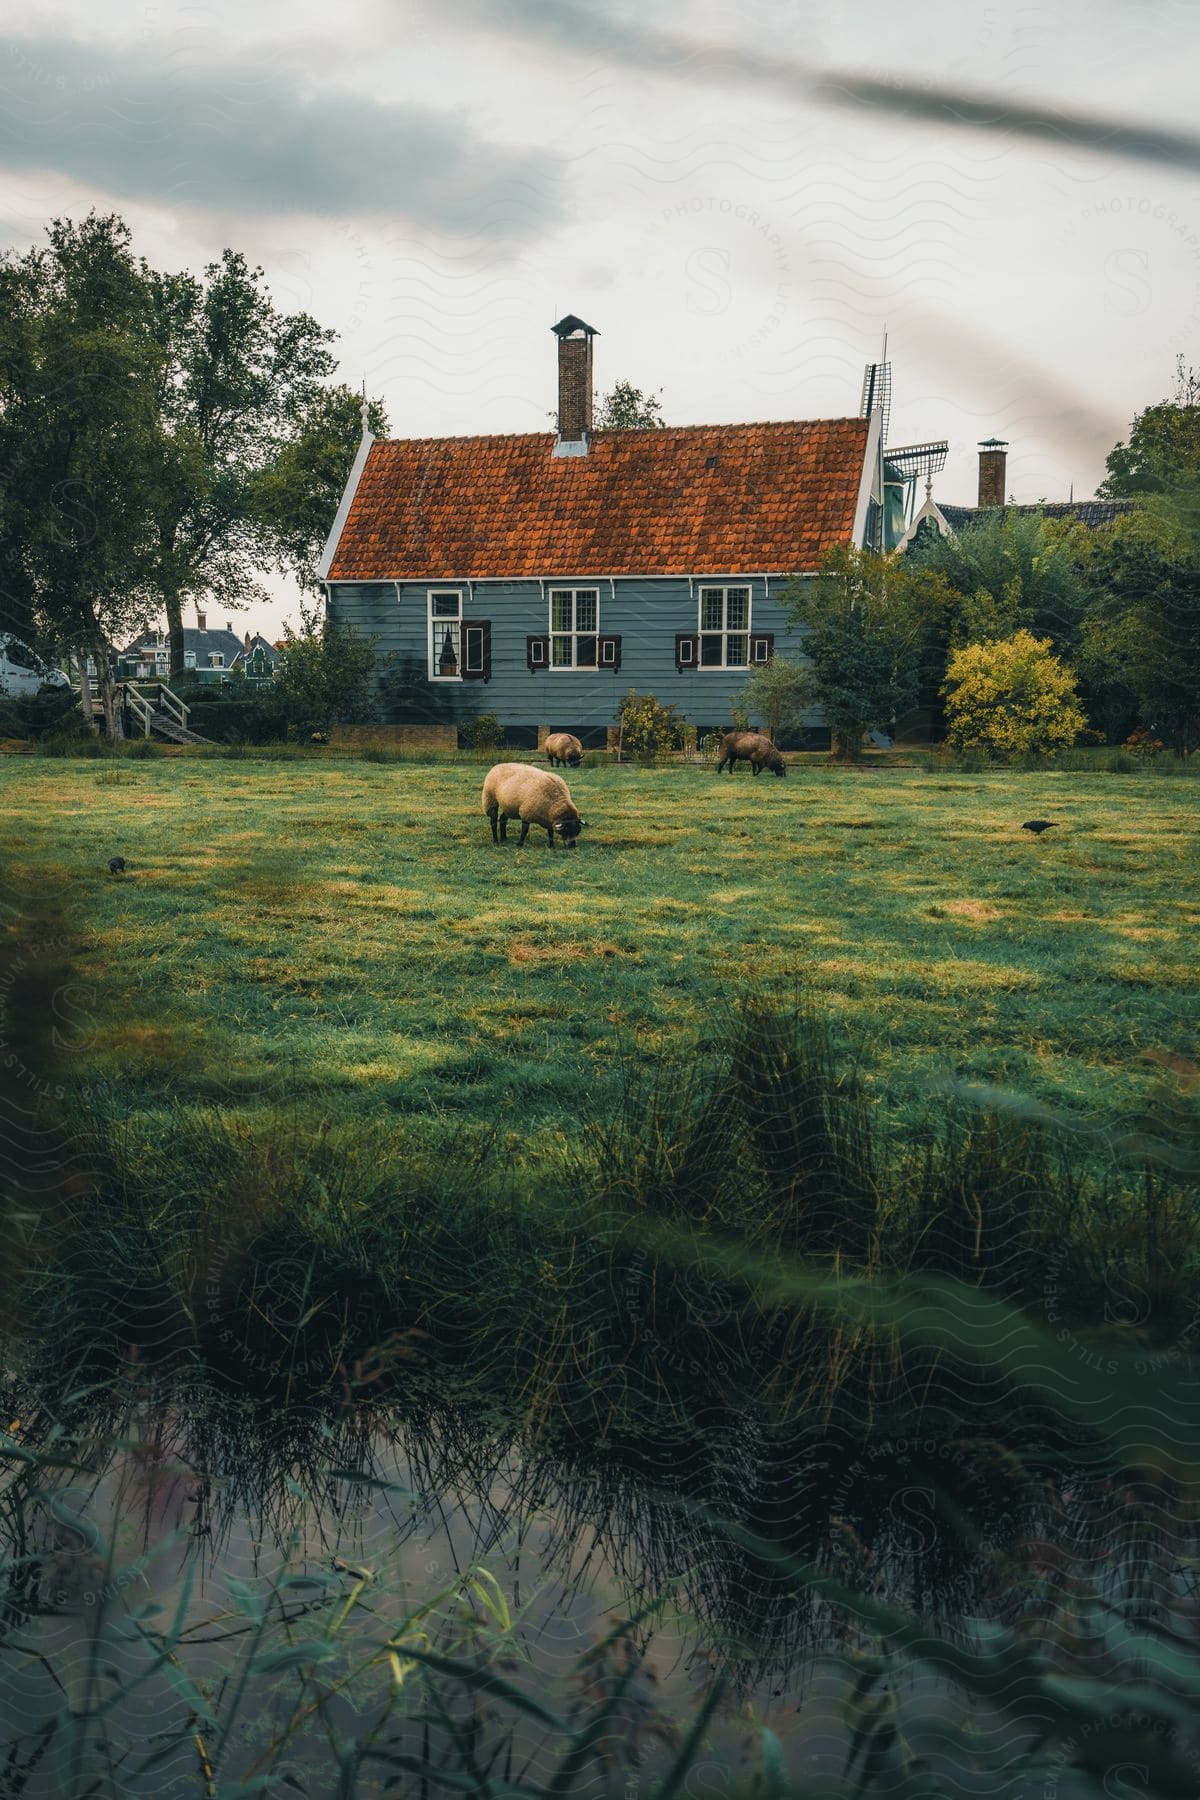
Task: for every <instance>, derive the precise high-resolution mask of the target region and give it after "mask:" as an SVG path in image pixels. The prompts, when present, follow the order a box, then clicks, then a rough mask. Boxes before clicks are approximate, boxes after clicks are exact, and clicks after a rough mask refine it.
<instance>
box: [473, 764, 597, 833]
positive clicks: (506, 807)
mask: <svg viewBox="0 0 1200 1800" xmlns="http://www.w3.org/2000/svg"><path fill="white" fill-rule="evenodd" d="M483 810H484V812H485V813H486V814H487V816H488V818H489V819H490V820H491V825H492V842H493V844H503V843H507V841H508V821H509V820H510V819H520V821H521V836H520V838H519V839H518V842H517V848H518V850H519V849H520V847H521V845H522V844H523V843H524V842H525V839H526V838H527V837H528V836H529V827H530V826H531V825H542V826H544V827H545V831H546V837H547V839H548V841H549V844H550V848H551V849H552V850H553V848H554V840H555V838H556V837H557V838H558V839H560V840H561V842H562V843H564V844H565V845H566V847H567V849H568V850H573V849H574V848H575V839H576V838H577V837H578V836H579V833H580V832H581V831H582V829H583V827H584V826H585V825H586V824H587V820H586V819H581V818H580V816H579V814H578V813H577V812H576V810H575V807H574V804H573V803H572V800H571V794H570V790H569V788H568V787H567V784H566V782H565V781H564V780H563V778H562V776H561V775H551V774H550V772H549V770H548V769H535V768H534V767H533V765H532V764H531V763H497V764H496V766H495V768H494V769H489V770H488V774H487V780H486V781H485V782H484V784H483Z"/></svg>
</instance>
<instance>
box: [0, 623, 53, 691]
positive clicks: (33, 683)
mask: <svg viewBox="0 0 1200 1800" xmlns="http://www.w3.org/2000/svg"><path fill="white" fill-rule="evenodd" d="M69 685H70V680H69V677H68V676H66V675H64V674H63V672H62V670H61V669H51V668H49V667H48V666H47V665H46V664H45V663H44V662H43V661H42V660H41V658H40V657H39V656H35V655H34V653H33V651H32V650H30V649H29V647H28V645H26V644H23V643H22V642H21V641H20V639H19V638H0V694H10V695H11V696H12V698H13V699H14V700H15V699H17V698H18V696H20V695H22V694H36V693H37V691H38V689H39V688H43V687H69Z"/></svg>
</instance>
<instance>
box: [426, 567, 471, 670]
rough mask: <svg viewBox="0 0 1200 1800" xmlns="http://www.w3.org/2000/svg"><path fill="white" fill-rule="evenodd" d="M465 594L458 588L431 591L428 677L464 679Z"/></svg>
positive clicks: (433, 589)
mask: <svg viewBox="0 0 1200 1800" xmlns="http://www.w3.org/2000/svg"><path fill="white" fill-rule="evenodd" d="M462 674H463V666H462V594H461V593H460V592H459V590H458V589H457V588H431V589H430V591H429V679H430V681H461V680H462Z"/></svg>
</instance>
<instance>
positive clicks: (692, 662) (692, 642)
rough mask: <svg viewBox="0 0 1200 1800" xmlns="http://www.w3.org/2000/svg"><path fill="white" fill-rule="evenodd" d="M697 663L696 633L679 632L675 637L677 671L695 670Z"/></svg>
mask: <svg viewBox="0 0 1200 1800" xmlns="http://www.w3.org/2000/svg"><path fill="white" fill-rule="evenodd" d="M696 663H697V656H696V633H695V632H694V631H685V632H677V633H676V636H675V667H676V668H677V669H694V668H695V667H696Z"/></svg>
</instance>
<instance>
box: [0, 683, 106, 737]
mask: <svg viewBox="0 0 1200 1800" xmlns="http://www.w3.org/2000/svg"><path fill="white" fill-rule="evenodd" d="M50 736H60V737H68V738H70V737H82V736H88V737H90V736H91V733H90V732H89V731H88V728H87V725H86V723H85V721H84V717H83V714H82V713H81V712H80V711H79V696H78V694H77V693H76V692H75V690H74V688H69V687H68V688H62V687H53V688H52V687H44V688H40V689H39V690H38V692H37V693H36V694H20V695H10V694H0V737H7V738H25V739H26V740H29V741H37V740H38V739H40V738H45V737H50Z"/></svg>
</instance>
